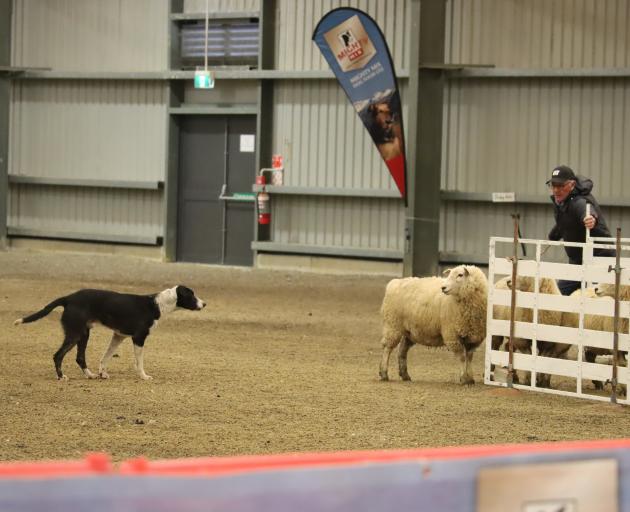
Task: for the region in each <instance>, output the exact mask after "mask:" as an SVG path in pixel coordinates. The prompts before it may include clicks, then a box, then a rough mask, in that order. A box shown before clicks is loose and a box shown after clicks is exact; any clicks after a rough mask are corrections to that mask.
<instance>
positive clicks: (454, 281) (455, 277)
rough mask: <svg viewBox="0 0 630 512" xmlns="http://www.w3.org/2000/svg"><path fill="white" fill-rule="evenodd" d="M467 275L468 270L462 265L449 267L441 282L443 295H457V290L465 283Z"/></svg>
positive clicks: (468, 274)
mask: <svg viewBox="0 0 630 512" xmlns="http://www.w3.org/2000/svg"><path fill="white" fill-rule="evenodd" d="M469 276H470V272H469V271H468V269H467V268H466V267H465V266H463V265H460V266H459V267H455V268H453V269H451V270H450V271H449V273H448V276H446V277H445V278H444V282H443V283H442V292H443V293H444V294H445V295H457V293H458V292H459V290H460V289H461V288H462V287H463V286H464V285H465V284H466V281H467V280H468V277H469Z"/></svg>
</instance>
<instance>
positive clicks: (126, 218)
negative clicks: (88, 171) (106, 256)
mask: <svg viewBox="0 0 630 512" xmlns="http://www.w3.org/2000/svg"><path fill="white" fill-rule="evenodd" d="M163 217H164V216H163V215H162V193H161V191H146V190H111V189H77V188H74V187H49V186H36V185H21V184H13V185H11V186H10V194H9V215H8V225H9V227H11V228H28V229H38V230H39V229H41V230H46V231H50V232H51V233H58V232H64V233H78V234H90V233H94V234H100V235H119V236H120V235H123V236H125V235H126V236H156V237H157V236H161V235H162V232H163V226H162V219H163Z"/></svg>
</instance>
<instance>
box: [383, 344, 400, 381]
mask: <svg viewBox="0 0 630 512" xmlns="http://www.w3.org/2000/svg"><path fill="white" fill-rule="evenodd" d="M399 343H400V337H399V336H388V335H383V338H382V339H381V345H383V355H382V356H381V365H380V366H379V372H378V373H379V375H380V377H381V380H389V376H388V375H387V368H388V366H389V356H390V355H391V353H392V350H394V348H396V345H398V344H399Z"/></svg>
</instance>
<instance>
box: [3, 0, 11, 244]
mask: <svg viewBox="0 0 630 512" xmlns="http://www.w3.org/2000/svg"><path fill="white" fill-rule="evenodd" d="M11 6H12V1H11V0H0V66H9V65H10V64H11V18H12V16H11ZM10 87H11V85H10V82H9V80H4V79H2V78H1V77H0V250H2V249H5V248H6V247H7V206H8V195H9V97H10Z"/></svg>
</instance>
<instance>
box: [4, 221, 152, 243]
mask: <svg viewBox="0 0 630 512" xmlns="http://www.w3.org/2000/svg"><path fill="white" fill-rule="evenodd" d="M7 234H8V235H9V236H14V237H29V238H48V239H53V240H79V241H84V242H112V243H124V244H134V245H162V237H161V236H157V235H122V234H107V233H80V232H73V231H54V230H49V229H41V228H39V229H38V228H23V227H12V226H8V227H7Z"/></svg>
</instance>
